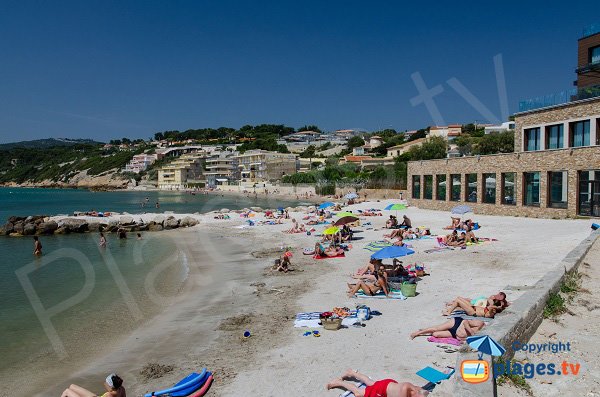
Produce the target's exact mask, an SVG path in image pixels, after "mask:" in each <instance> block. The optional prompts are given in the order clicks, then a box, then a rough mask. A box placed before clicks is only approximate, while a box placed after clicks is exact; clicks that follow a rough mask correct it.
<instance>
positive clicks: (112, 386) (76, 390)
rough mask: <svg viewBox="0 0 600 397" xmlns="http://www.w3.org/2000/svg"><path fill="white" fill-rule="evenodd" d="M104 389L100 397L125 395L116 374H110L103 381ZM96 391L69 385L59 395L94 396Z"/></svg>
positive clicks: (121, 396) (68, 396) (69, 396)
mask: <svg viewBox="0 0 600 397" xmlns="http://www.w3.org/2000/svg"><path fill="white" fill-rule="evenodd" d="M104 389H105V390H106V392H105V393H104V394H102V396H101V397H126V393H125V388H124V387H123V379H121V378H120V377H119V376H118V375H115V374H110V375H108V377H107V378H106V380H105V381H104ZM96 396H97V394H96V393H92V392H91V391H89V390H87V389H84V388H83V387H81V386H77V385H71V386H69V388H67V389H65V391H64V392H63V394H62V395H61V397H96Z"/></svg>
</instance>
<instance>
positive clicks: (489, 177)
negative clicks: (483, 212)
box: [483, 174, 496, 204]
mask: <svg viewBox="0 0 600 397" xmlns="http://www.w3.org/2000/svg"><path fill="white" fill-rule="evenodd" d="M483 181H484V182H485V194H484V195H483V202H484V203H488V204H496V174H483Z"/></svg>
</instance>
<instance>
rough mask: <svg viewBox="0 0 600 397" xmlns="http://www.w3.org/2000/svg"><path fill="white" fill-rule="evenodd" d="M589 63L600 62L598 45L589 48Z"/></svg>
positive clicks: (599, 47)
mask: <svg viewBox="0 0 600 397" xmlns="http://www.w3.org/2000/svg"><path fill="white" fill-rule="evenodd" d="M590 63H600V45H599V46H596V47H592V48H590Z"/></svg>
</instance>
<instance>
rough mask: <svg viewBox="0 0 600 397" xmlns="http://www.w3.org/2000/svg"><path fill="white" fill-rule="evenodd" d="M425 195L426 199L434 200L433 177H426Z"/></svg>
mask: <svg viewBox="0 0 600 397" xmlns="http://www.w3.org/2000/svg"><path fill="white" fill-rule="evenodd" d="M424 178H425V195H424V197H423V198H424V199H426V200H431V199H433V175H425V176H424Z"/></svg>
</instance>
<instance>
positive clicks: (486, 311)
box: [442, 299, 497, 318]
mask: <svg viewBox="0 0 600 397" xmlns="http://www.w3.org/2000/svg"><path fill="white" fill-rule="evenodd" d="M456 309H461V310H464V311H465V313H467V314H468V315H469V316H477V317H487V318H494V316H495V315H496V311H497V309H496V307H495V306H485V307H484V306H477V305H472V304H471V302H467V301H464V300H461V299H457V300H455V301H454V302H452V303H450V304H449V305H448V306H446V310H444V311H443V312H442V314H443V315H444V316H449V315H450V314H452V312H453V311H454V310H456Z"/></svg>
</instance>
